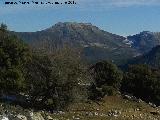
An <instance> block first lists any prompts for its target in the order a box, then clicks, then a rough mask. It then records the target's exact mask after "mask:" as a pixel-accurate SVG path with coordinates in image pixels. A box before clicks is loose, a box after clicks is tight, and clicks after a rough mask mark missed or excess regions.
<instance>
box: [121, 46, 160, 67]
mask: <svg viewBox="0 0 160 120" xmlns="http://www.w3.org/2000/svg"><path fill="white" fill-rule="evenodd" d="M133 64H146V65H149V66H151V67H154V68H160V45H158V46H156V47H154V48H152V50H151V51H149V52H148V53H146V54H144V55H141V56H137V57H135V58H134V59H131V60H129V61H128V62H127V63H126V64H125V65H124V66H122V68H123V67H127V66H128V65H133Z"/></svg>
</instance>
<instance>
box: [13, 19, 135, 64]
mask: <svg viewBox="0 0 160 120" xmlns="http://www.w3.org/2000/svg"><path fill="white" fill-rule="evenodd" d="M14 34H16V35H18V36H19V37H20V38H21V39H23V40H25V41H26V42H27V43H29V44H30V45H31V46H33V48H43V49H49V50H50V51H52V50H54V49H55V48H56V47H62V46H63V45H64V44H68V45H69V46H71V47H81V48H82V51H83V52H82V56H83V58H84V59H85V60H88V61H89V62H97V61H99V60H105V59H107V60H112V61H114V62H115V63H117V64H119V63H121V62H122V61H124V60H126V59H128V58H131V57H133V56H136V55H137V51H136V50H135V49H133V48H131V46H130V44H128V41H126V38H125V37H122V36H119V35H116V34H112V33H109V32H106V31H104V30H101V29H99V28H98V27H96V26H93V25H92V24H90V23H76V22H65V23H62V22H59V23H57V24H55V25H54V26H52V27H50V28H47V29H45V30H42V31H37V32H14Z"/></svg>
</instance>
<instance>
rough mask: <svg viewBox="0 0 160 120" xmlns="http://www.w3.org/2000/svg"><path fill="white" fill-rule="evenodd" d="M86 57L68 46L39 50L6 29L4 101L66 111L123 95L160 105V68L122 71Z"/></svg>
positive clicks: (0, 61)
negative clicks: (80, 103) (82, 103)
mask: <svg viewBox="0 0 160 120" xmlns="http://www.w3.org/2000/svg"><path fill="white" fill-rule="evenodd" d="M80 56H81V53H80V50H79V49H74V48H70V47H67V46H64V47H62V48H59V49H58V48H56V49H55V50H54V51H52V52H48V51H43V52H42V51H33V50H31V48H29V46H27V45H26V44H25V43H23V42H22V41H21V40H20V39H19V38H17V37H16V36H13V35H10V33H9V32H8V30H7V27H6V26H5V25H3V24H2V25H1V27H0V90H1V93H0V96H1V99H3V98H4V96H10V95H14V96H16V99H14V101H16V102H17V101H18V102H21V104H24V105H26V104H27V105H30V106H31V107H38V108H49V109H62V108H65V107H66V106H67V105H68V104H70V103H71V102H78V101H87V100H89V99H90V100H100V99H101V98H102V97H104V96H110V95H117V94H120V92H123V93H130V94H133V95H134V96H136V97H138V98H142V99H144V100H146V101H151V102H154V103H156V104H158V105H159V104H160V102H159V101H160V70H159V69H153V68H150V67H148V66H146V65H136V66H131V67H129V69H128V70H127V71H125V72H122V71H121V70H120V69H119V68H118V67H117V66H116V65H114V64H113V63H111V62H108V61H101V62H98V63H96V64H93V65H91V66H89V65H86V64H85V63H84V62H82V59H81V57H80ZM22 97H23V99H22V100H21V101H19V98H22Z"/></svg>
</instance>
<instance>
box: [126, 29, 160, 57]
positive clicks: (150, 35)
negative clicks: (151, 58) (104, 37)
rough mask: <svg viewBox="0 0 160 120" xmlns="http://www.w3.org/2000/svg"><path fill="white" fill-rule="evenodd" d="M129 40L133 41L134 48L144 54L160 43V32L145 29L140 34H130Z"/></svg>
mask: <svg viewBox="0 0 160 120" xmlns="http://www.w3.org/2000/svg"><path fill="white" fill-rule="evenodd" d="M127 40H128V41H129V42H130V43H131V47H132V48H134V49H136V50H138V51H139V52H140V53H142V54H143V53H147V52H149V51H150V50H151V49H152V48H153V47H155V46H157V45H160V33H159V32H149V31H143V32H141V33H139V34H136V35H133V36H128V37H127Z"/></svg>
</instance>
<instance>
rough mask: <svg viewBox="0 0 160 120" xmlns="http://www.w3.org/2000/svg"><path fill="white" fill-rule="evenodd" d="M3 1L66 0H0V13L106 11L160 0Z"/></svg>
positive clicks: (156, 3)
mask: <svg viewBox="0 0 160 120" xmlns="http://www.w3.org/2000/svg"><path fill="white" fill-rule="evenodd" d="M5 1H38V2H56V1H59V2H64V1H66V0H2V1H0V14H1V15H2V14H8V13H14V12H19V11H26V10H34V11H35V10H45V9H53V10H57V9H66V8H67V10H73V9H74V8H77V9H76V10H83V11H98V10H101V11H106V10H108V9H110V8H115V7H131V6H157V5H160V0H75V2H77V4H76V5H35V4H31V5H21V4H19V5H5V4H4V2H5Z"/></svg>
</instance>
